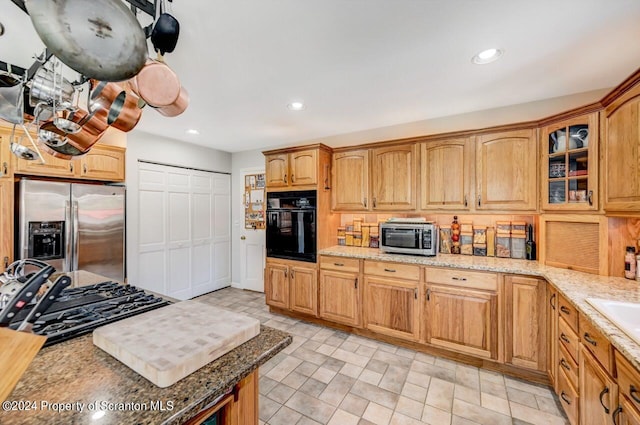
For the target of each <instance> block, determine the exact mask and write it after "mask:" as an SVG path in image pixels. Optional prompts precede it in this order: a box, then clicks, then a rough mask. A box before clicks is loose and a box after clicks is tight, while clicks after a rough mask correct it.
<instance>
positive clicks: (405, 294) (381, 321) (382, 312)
mask: <svg viewBox="0 0 640 425" xmlns="http://www.w3.org/2000/svg"><path fill="white" fill-rule="evenodd" d="M364 285H365V289H364V298H365V306H364V308H365V312H366V315H365V317H366V319H365V320H366V322H365V327H366V328H367V329H370V330H372V331H375V332H379V333H381V334H385V335H390V336H395V337H397V338H402V339H408V340H417V339H418V336H419V332H418V327H419V323H418V283H417V282H415V283H414V282H407V281H402V280H393V279H386V278H381V277H376V276H365V278H364Z"/></svg>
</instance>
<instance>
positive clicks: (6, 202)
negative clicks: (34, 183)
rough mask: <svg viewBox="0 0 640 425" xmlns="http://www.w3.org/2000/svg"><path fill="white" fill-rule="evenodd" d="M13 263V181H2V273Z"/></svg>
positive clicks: (0, 210) (0, 183)
mask: <svg viewBox="0 0 640 425" xmlns="http://www.w3.org/2000/svg"><path fill="white" fill-rule="evenodd" d="M12 261H13V179H0V271H4V270H5V269H6V268H7V266H8V265H9V264H10V263H11V262H12Z"/></svg>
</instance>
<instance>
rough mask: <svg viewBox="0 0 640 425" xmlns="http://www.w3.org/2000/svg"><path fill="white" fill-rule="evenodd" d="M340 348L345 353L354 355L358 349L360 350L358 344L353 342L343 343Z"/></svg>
mask: <svg viewBox="0 0 640 425" xmlns="http://www.w3.org/2000/svg"><path fill="white" fill-rule="evenodd" d="M340 348H341V349H343V350H345V351H349V352H351V353H355V352H356V351H357V350H358V348H360V344H356V343H355V342H351V341H345V342H343V343H342V345H341V346H340Z"/></svg>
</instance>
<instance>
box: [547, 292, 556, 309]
mask: <svg viewBox="0 0 640 425" xmlns="http://www.w3.org/2000/svg"><path fill="white" fill-rule="evenodd" d="M555 300H556V294H553V295H551V298H549V304H550V305H551V308H552V309H554V310H555V309H556V303H555V302H554V301H555Z"/></svg>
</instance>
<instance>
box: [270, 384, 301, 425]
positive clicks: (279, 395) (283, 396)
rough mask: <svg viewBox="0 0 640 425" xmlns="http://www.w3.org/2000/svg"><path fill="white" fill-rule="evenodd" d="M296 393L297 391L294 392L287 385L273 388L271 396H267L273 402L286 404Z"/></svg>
mask: <svg viewBox="0 0 640 425" xmlns="http://www.w3.org/2000/svg"><path fill="white" fill-rule="evenodd" d="M295 392H296V390H294V389H293V388H291V387H289V386H287V385H283V384H278V385H276V386H275V387H273V389H272V390H271V391H269V394H267V397H269V398H270V399H271V400H273V401H277V402H278V403H280V404H284V403H285V402H286V401H287V400H289V397H291V396H292V395H293V393H295ZM296 421H297V419H296Z"/></svg>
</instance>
